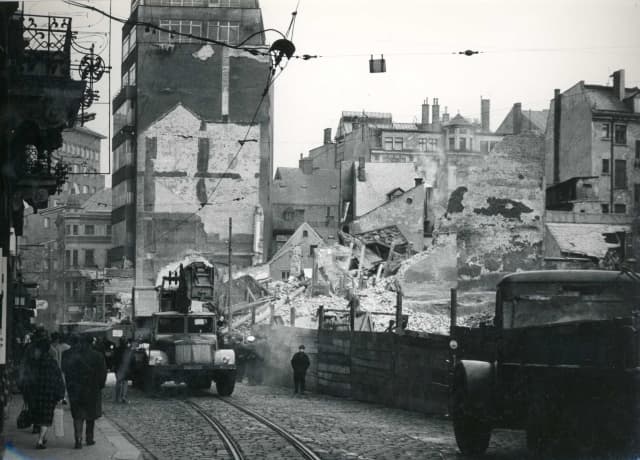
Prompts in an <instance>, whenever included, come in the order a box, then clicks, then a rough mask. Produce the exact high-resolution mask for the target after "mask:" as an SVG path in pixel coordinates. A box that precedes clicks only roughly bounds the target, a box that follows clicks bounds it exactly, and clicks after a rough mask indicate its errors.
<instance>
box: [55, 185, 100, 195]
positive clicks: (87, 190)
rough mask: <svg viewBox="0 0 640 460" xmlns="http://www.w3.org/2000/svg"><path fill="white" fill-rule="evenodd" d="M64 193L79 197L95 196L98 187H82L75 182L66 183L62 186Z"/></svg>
mask: <svg viewBox="0 0 640 460" xmlns="http://www.w3.org/2000/svg"><path fill="white" fill-rule="evenodd" d="M62 191H63V192H69V193H70V194H71V195H79V194H81V193H83V194H94V193H96V191H97V188H96V187H91V186H89V185H80V184H76V183H75V182H65V183H64V184H62Z"/></svg>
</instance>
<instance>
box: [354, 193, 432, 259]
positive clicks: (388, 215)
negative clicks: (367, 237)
mask: <svg viewBox="0 0 640 460" xmlns="http://www.w3.org/2000/svg"><path fill="white" fill-rule="evenodd" d="M424 200H425V188H424V185H420V186H418V187H414V188H413V189H411V190H409V191H407V192H406V193H404V194H403V195H401V196H399V197H397V198H395V199H393V200H391V201H388V202H387V203H385V204H383V205H382V206H380V207H379V208H376V209H374V210H373V211H370V212H369V213H367V214H365V215H363V216H361V217H360V218H358V219H357V220H355V221H354V222H353V223H352V227H351V230H352V233H362V232H368V231H371V230H376V229H379V228H383V227H388V226H390V225H397V226H398V228H399V229H400V231H401V232H402V234H403V235H404V236H405V237H406V238H407V239H408V240H409V243H410V244H411V245H412V248H413V249H414V250H415V251H422V250H423V248H424V236H423V233H424V228H423V227H424Z"/></svg>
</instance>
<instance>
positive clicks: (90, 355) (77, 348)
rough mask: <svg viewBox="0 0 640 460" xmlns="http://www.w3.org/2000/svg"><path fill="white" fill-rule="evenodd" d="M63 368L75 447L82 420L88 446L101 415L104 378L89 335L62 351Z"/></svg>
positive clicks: (103, 368) (79, 441)
mask: <svg viewBox="0 0 640 460" xmlns="http://www.w3.org/2000/svg"><path fill="white" fill-rule="evenodd" d="M62 370H63V372H64V375H65V378H66V382H67V392H68V394H69V403H70V405H71V416H72V417H73V431H74V434H75V439H76V444H75V448H76V449H80V448H81V447H82V428H83V425H84V424H85V422H86V432H85V434H86V438H85V440H86V444H87V445H88V446H91V445H93V444H95V441H94V440H93V430H94V427H95V421H96V419H97V418H99V417H100V416H101V415H102V389H103V388H104V385H105V382H106V379H107V366H106V363H105V360H104V356H103V355H102V354H100V353H98V352H97V351H95V350H94V349H93V348H91V345H90V338H89V337H81V338H80V339H79V340H78V343H77V344H76V345H74V346H72V347H71V348H70V349H69V350H67V351H65V352H64V353H63V355H62Z"/></svg>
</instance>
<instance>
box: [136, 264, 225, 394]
mask: <svg viewBox="0 0 640 460" xmlns="http://www.w3.org/2000/svg"><path fill="white" fill-rule="evenodd" d="M214 275H215V268H214V267H212V266H210V265H209V264H207V263H204V262H193V263H190V264H188V265H187V266H183V265H180V267H179V269H178V270H176V271H170V272H169V273H168V275H167V276H163V277H162V282H161V284H160V286H157V287H155V288H152V289H150V288H142V289H141V288H134V290H133V316H134V323H135V327H136V331H135V337H136V339H137V340H138V341H139V343H140V346H139V348H138V350H137V351H136V353H135V364H134V369H133V382H134V385H135V386H137V387H142V388H144V389H145V390H147V391H156V390H157V389H158V388H159V387H160V385H162V383H163V382H166V381H174V382H176V383H180V382H184V383H186V384H187V385H188V386H189V387H190V388H192V389H208V388H209V387H210V386H211V382H212V381H214V382H215V384H216V388H217V390H218V394H220V395H221V396H229V395H231V394H232V393H233V390H234V386H235V377H236V362H235V353H234V351H233V350H232V349H221V348H220V346H219V344H220V343H222V340H221V338H220V337H219V334H218V332H219V327H220V326H222V325H223V324H224V317H223V315H222V314H221V312H219V311H218V309H217V307H216V305H215V303H214V299H215V297H214V282H215V276H214Z"/></svg>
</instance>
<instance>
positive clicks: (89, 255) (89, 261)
mask: <svg viewBox="0 0 640 460" xmlns="http://www.w3.org/2000/svg"><path fill="white" fill-rule="evenodd" d="M95 264H96V262H95V259H94V251H93V249H85V251H84V265H85V267H93V266H94V265H95Z"/></svg>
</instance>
